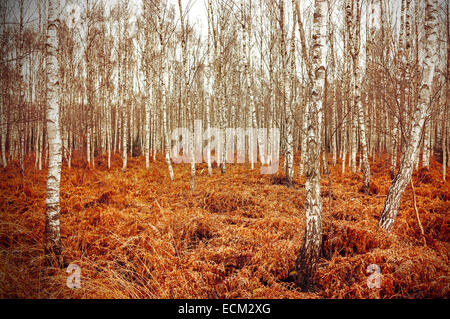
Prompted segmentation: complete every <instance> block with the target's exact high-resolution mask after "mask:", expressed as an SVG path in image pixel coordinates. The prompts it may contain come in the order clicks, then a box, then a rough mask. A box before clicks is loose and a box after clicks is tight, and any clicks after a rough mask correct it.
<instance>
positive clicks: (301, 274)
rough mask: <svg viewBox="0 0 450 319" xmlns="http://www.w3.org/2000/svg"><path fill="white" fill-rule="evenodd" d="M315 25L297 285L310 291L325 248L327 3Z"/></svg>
mask: <svg viewBox="0 0 450 319" xmlns="http://www.w3.org/2000/svg"><path fill="white" fill-rule="evenodd" d="M313 23H314V25H313V30H314V31H313V47H312V50H313V59H312V71H313V72H312V75H313V77H312V79H311V80H312V91H311V95H310V96H309V102H308V103H309V108H308V114H307V121H308V140H307V144H308V145H307V153H306V156H307V158H306V183H305V188H306V204H305V207H306V226H305V236H304V240H303V244H302V247H301V248H300V251H299V254H298V257H297V261H296V268H297V278H296V282H297V284H298V285H299V286H300V287H301V288H302V289H308V288H309V287H310V286H311V283H312V281H313V278H314V274H315V271H316V266H317V261H318V259H319V254H320V247H321V244H322V199H321V197H320V152H321V149H322V147H321V145H322V138H321V126H322V112H323V107H322V103H323V101H322V98H323V94H324V86H325V71H326V52H323V51H325V50H326V29H327V25H326V23H327V1H326V0H315V2H314V22H313Z"/></svg>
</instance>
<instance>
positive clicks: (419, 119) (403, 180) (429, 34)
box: [379, 0, 438, 232]
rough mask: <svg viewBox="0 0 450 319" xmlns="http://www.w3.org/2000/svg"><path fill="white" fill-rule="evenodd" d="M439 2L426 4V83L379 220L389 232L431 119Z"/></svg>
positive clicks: (428, 1) (424, 66) (424, 77)
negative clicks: (425, 128) (429, 115)
mask: <svg viewBox="0 0 450 319" xmlns="http://www.w3.org/2000/svg"><path fill="white" fill-rule="evenodd" d="M437 2H438V1H437V0H427V2H426V14H425V39H426V43H425V57H424V60H423V79H422V83H421V86H420V92H419V94H420V95H419V100H418V103H417V105H416V107H415V110H414V115H413V119H412V121H413V123H412V125H411V132H410V134H409V141H408V143H407V144H406V145H405V151H404V153H403V154H402V158H401V161H400V168H399V171H398V174H397V176H396V177H395V178H394V180H393V182H392V185H391V187H390V188H389V191H388V194H387V198H386V202H385V203H384V208H383V211H382V212H381V216H380V222H379V224H380V226H381V227H382V228H383V229H385V230H387V231H388V232H390V231H391V230H392V228H393V226H394V222H395V218H396V217H397V213H398V209H399V206H400V200H401V198H402V195H403V192H404V191H405V188H406V186H407V185H408V183H409V181H410V180H411V175H412V171H413V168H414V167H413V166H414V159H415V158H416V156H417V155H418V154H417V153H418V151H419V143H420V135H421V132H422V128H423V125H424V122H425V118H426V117H427V116H428V114H427V113H428V112H427V111H428V106H429V104H430V97H431V87H432V83H433V76H434V69H435V58H434V55H435V54H434V52H436V42H437V41H436V39H437V26H436V24H437V14H438V11H437V8H438V3H437Z"/></svg>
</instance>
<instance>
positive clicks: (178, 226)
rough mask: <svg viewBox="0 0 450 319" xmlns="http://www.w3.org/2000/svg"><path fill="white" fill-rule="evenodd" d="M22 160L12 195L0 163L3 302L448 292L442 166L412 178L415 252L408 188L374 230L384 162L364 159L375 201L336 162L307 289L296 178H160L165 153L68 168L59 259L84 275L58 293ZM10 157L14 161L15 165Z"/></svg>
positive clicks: (37, 182)
mask: <svg viewBox="0 0 450 319" xmlns="http://www.w3.org/2000/svg"><path fill="white" fill-rule="evenodd" d="M31 161H32V160H31V159H30V160H29V163H28V167H29V169H28V170H27V172H26V176H25V184H24V187H23V188H22V189H18V184H19V176H18V170H17V165H10V167H9V168H8V169H6V170H5V169H1V171H0V177H1V187H0V188H1V194H0V210H1V215H2V216H1V220H0V297H2V298H324V297H325V298H393V297H394V298H395V297H402V298H417V297H418V298H434V297H444V298H447V297H449V295H450V274H449V269H450V266H449V262H448V260H449V248H450V243H449V240H450V236H449V220H450V219H449V214H448V212H449V210H450V209H449V208H450V202H449V199H450V190H449V188H450V187H449V186H450V183H449V182H443V181H442V178H441V175H440V170H441V166H440V164H439V163H437V162H436V161H432V168H431V170H430V171H424V170H421V171H420V172H419V173H417V174H415V175H414V177H413V181H414V185H415V187H416V196H417V206H418V208H419V214H420V218H421V221H422V224H423V227H424V230H425V235H426V241H427V246H426V247H424V245H423V240H422V238H421V234H420V230H419V226H418V224H417V220H416V216H415V212H414V208H413V204H412V192H411V188H410V187H408V188H407V190H406V192H405V195H404V197H403V200H402V204H401V211H400V213H399V216H398V219H397V222H396V225H395V228H394V231H393V233H392V234H386V233H384V232H382V231H381V230H380V229H379V228H378V226H377V220H378V216H379V214H380V212H381V210H382V208H383V203H384V199H385V197H384V195H385V194H386V192H387V189H388V187H389V185H390V183H391V181H390V179H389V177H388V176H389V172H388V170H387V169H386V168H385V162H386V159H385V158H384V157H382V158H379V159H377V160H376V161H375V162H372V165H371V167H372V170H373V178H372V179H373V185H372V192H373V193H374V194H373V195H372V196H369V195H365V194H363V193H361V192H359V188H360V186H361V180H362V179H361V175H360V174H357V175H353V174H351V173H346V174H344V175H342V174H341V173H340V165H338V166H337V167H336V168H332V179H333V193H332V198H333V201H332V206H333V208H332V215H333V216H332V217H333V218H332V224H333V232H332V234H331V233H330V222H331V219H330V212H329V211H328V200H329V197H328V186H327V185H328V182H327V180H326V178H324V179H323V190H322V195H323V200H324V241H323V247H322V248H323V249H322V250H323V258H322V259H321V260H320V262H319V268H318V272H317V286H316V290H315V292H310V293H304V292H301V291H299V290H298V289H296V288H295V287H294V286H293V284H292V282H291V280H290V276H289V273H290V271H291V270H292V269H293V268H294V263H295V258H296V254H297V252H298V249H299V247H300V245H301V241H302V238H303V227H304V207H303V202H304V198H305V190H304V188H303V186H302V185H303V184H304V178H303V177H296V179H295V183H294V185H293V187H292V188H286V186H283V185H281V184H282V183H280V182H279V181H281V180H282V175H280V174H278V175H277V177H275V178H272V177H271V176H264V175H260V174H259V167H258V166H257V167H256V168H255V169H254V170H253V171H252V170H250V167H249V165H243V164H237V165H232V166H228V168H227V173H226V175H221V174H220V171H219V169H217V168H215V169H214V175H213V177H209V176H208V175H207V169H206V165H205V164H201V165H197V179H196V185H197V188H196V190H195V191H194V192H191V191H190V190H189V168H188V165H176V166H175V167H174V169H175V176H176V180H175V181H174V182H171V181H170V180H169V178H168V173H167V168H166V165H165V163H164V161H163V160H162V158H160V159H158V161H157V162H156V163H151V167H150V169H149V170H148V171H147V170H146V169H145V164H144V160H143V158H132V159H129V167H128V169H127V170H126V172H124V173H122V172H121V171H120V166H121V160H120V158H119V157H115V158H114V159H113V166H112V168H111V170H109V171H108V170H107V169H106V168H105V161H104V158H97V161H96V167H97V168H96V169H95V170H86V172H85V173H84V174H83V168H82V165H81V163H80V160H79V157H78V158H76V159H75V160H74V168H72V169H71V170H69V169H68V168H67V167H66V166H64V168H63V175H62V186H61V234H62V244H63V251H64V256H65V259H66V262H67V263H76V264H78V265H79V266H80V267H81V271H82V288H81V289H69V288H67V287H66V278H67V276H68V274H67V273H66V272H65V269H58V268H56V267H55V268H45V267H43V258H42V247H43V243H42V240H43V239H42V234H43V230H44V210H45V178H46V176H45V175H46V172H44V171H42V172H38V171H35V170H34V169H33V168H31V167H32V162H31ZM13 164H14V163H13ZM372 263H375V264H378V265H379V266H380V267H381V270H382V275H383V277H382V283H381V289H369V288H368V287H367V284H366V280H367V277H368V274H367V273H366V267H367V266H368V265H369V264H372Z"/></svg>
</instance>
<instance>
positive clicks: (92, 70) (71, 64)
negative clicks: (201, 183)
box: [0, 0, 450, 287]
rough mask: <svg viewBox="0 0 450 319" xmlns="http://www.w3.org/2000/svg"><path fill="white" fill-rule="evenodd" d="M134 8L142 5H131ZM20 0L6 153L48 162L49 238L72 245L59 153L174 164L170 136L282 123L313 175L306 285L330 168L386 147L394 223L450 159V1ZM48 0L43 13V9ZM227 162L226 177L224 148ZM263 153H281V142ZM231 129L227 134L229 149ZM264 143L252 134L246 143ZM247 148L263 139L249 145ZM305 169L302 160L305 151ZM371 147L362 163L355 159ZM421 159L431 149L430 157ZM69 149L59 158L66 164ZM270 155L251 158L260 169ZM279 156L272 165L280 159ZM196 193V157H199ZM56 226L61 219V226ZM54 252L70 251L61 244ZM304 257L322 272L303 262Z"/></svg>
mask: <svg viewBox="0 0 450 319" xmlns="http://www.w3.org/2000/svg"><path fill="white" fill-rule="evenodd" d="M133 3H134V2H133ZM139 5H140V7H139V10H136V8H134V7H132V6H131V4H130V2H128V1H125V0H117V1H116V2H114V4H108V3H107V2H104V1H100V0H84V1H83V2H74V3H69V2H67V3H66V2H65V1H60V0H19V1H18V2H16V1H7V2H2V3H1V8H0V23H1V26H2V28H1V57H2V61H1V69H0V71H1V83H0V84H1V87H0V91H1V95H0V96H1V103H0V107H1V109H0V125H1V129H0V135H1V138H0V144H1V145H0V146H1V147H0V149H1V161H2V165H3V167H6V166H7V165H8V163H9V162H11V161H13V160H17V161H18V163H19V167H20V174H22V175H23V172H24V170H25V169H27V170H28V169H32V168H31V167H25V161H24V157H25V156H26V155H28V156H33V157H34V159H35V169H39V170H40V169H42V168H43V167H44V165H43V164H45V163H48V167H49V175H48V176H49V179H48V184H47V185H48V192H47V205H48V206H47V207H48V208H47V216H48V225H49V226H48V227H49V230H48V231H46V233H48V234H49V235H48V236H49V238H52V241H53V243H54V245H53V246H54V247H57V246H58V245H59V244H58V242H59V237H58V236H59V235H58V233H59V231H58V230H56V225H57V227H58V229H59V221H58V220H57V219H58V214H59V195H58V194H59V176H60V169H61V156H62V158H64V160H65V164H66V165H68V166H69V167H70V166H71V160H72V155H73V153H74V151H78V152H80V153H81V154H82V156H83V159H84V161H85V164H86V165H87V166H89V167H91V168H95V159H96V158H97V159H100V158H102V159H104V160H105V162H106V163H107V166H108V168H109V167H110V165H111V154H114V153H120V154H121V156H122V159H123V166H122V170H126V168H127V157H128V156H137V155H143V156H145V159H146V167H147V168H149V167H150V165H151V159H153V160H155V157H156V154H157V153H162V154H164V157H165V160H166V162H167V165H168V173H169V174H170V178H171V179H172V180H173V179H175V178H176V176H174V172H173V169H172V161H171V154H170V150H171V145H172V143H174V142H175V141H171V139H170V132H171V131H172V130H173V129H174V128H175V127H187V128H189V129H190V130H191V132H193V131H194V125H195V124H194V123H195V120H202V122H203V123H204V126H205V127H204V129H207V128H210V127H219V128H226V127H234V128H237V127H242V128H261V127H267V128H269V127H277V128H279V129H280V130H281V140H280V147H281V151H282V153H283V155H284V161H283V169H284V171H285V174H286V181H287V183H288V185H290V184H291V183H292V181H293V179H294V172H295V170H297V172H298V174H302V175H303V174H305V176H306V194H307V199H306V205H305V207H306V216H307V224H306V232H305V240H304V243H303V246H302V248H301V250H300V253H299V257H298V260H297V262H298V269H297V270H298V273H299V276H298V277H299V279H298V283H299V284H300V285H301V286H303V287H307V286H308V285H309V284H310V279H311V277H312V274H313V273H314V269H315V261H316V260H317V258H318V254H319V249H320V242H321V236H322V222H321V212H322V203H321V199H320V176H321V172H322V171H323V172H327V170H328V168H327V167H328V165H329V164H328V162H327V154H330V155H331V156H330V158H331V162H330V164H331V165H337V164H338V159H339V162H340V163H341V167H342V171H343V172H344V171H345V170H346V169H347V167H349V168H351V170H352V172H353V173H356V172H357V171H362V174H363V185H362V187H363V190H364V191H365V192H367V193H368V194H369V193H370V174H371V173H370V172H371V171H370V161H369V158H371V157H372V158H373V157H374V156H375V155H377V154H384V153H387V154H389V158H390V161H389V163H386V165H389V166H390V170H391V175H392V178H393V185H392V187H391V188H390V190H389V193H388V196H387V200H386V205H385V207H384V210H383V212H382V214H381V220H380V225H381V227H383V228H384V229H386V230H388V231H390V230H391V229H392V226H393V222H394V220H395V216H396V214H397V211H398V207H399V203H400V199H401V194H402V193H403V191H404V189H405V187H406V185H407V184H408V183H409V180H410V178H411V174H412V171H413V169H414V167H415V168H416V169H417V168H418V167H419V165H421V166H423V167H428V166H429V165H430V157H431V156H433V155H437V157H438V159H439V160H440V161H441V163H443V165H442V167H443V178H444V179H445V176H446V167H447V166H448V165H449V162H450V160H449V156H448V155H449V141H448V134H447V132H448V128H449V121H447V119H448V101H449V88H448V74H449V63H448V59H449V46H448V42H449V41H448V39H449V8H448V7H449V6H448V3H446V2H444V1H442V2H439V1H437V0H427V1H418V0H414V1H411V0H398V1H393V0H391V1H389V0H355V1H351V0H346V1H337V0H328V1H327V0H315V1H309V2H308V1H298V0H292V1H289V0H273V1H265V0H264V1H263V0H246V1H244V0H234V1H224V0H207V1H205V8H204V14H205V16H207V19H206V21H207V26H205V28H203V30H201V29H199V28H198V26H197V25H196V23H195V22H194V21H190V20H189V10H190V8H191V2H189V1H181V0H178V1H177V2H175V1H173V2H170V1H169V2H168V1H166V0H142V2H139ZM33 8H34V9H36V10H33ZM194 139H195V136H194V134H193V133H192V134H191V136H190V141H189V145H190V148H191V149H194V144H196V143H201V144H202V143H203V144H204V145H207V147H208V151H207V156H206V159H205V160H206V161H207V163H208V172H209V174H210V175H211V174H212V160H213V158H215V161H216V162H217V165H220V167H221V172H222V173H226V161H225V152H221V153H218V152H217V149H216V153H215V154H217V155H218V156H216V157H213V156H212V154H211V149H210V146H209V143H207V142H208V141H203V142H202V141H195V140H194ZM271 142H272V141H271V140H270V137H269V145H268V147H266V149H265V150H264V153H263V154H259V159H264V161H265V162H267V161H270V156H269V155H270V154H271V149H272V148H273V145H271ZM224 143H225V137H224V138H223V139H222V140H221V141H219V144H221V145H222V147H220V148H221V149H224V146H223V145H224ZM252 143H259V137H258V136H254V135H253V134H251V133H250V134H249V135H248V144H252ZM249 149H250V148H249ZM297 151H300V156H301V159H300V164H299V167H298V168H295V167H294V152H297ZM357 154H359V157H358V156H357ZM420 154H421V156H420ZM58 158H59V160H58ZM257 159H258V154H254V152H250V151H249V152H248V160H249V161H250V163H251V168H254V163H256V161H257ZM272 160H274V159H272ZM190 161H191V167H190V171H191V181H190V186H191V189H194V187H195V159H194V152H191V157H190ZM52 227H53V228H52ZM56 250H57V249H56ZM305 265H309V266H308V267H306V266H305Z"/></svg>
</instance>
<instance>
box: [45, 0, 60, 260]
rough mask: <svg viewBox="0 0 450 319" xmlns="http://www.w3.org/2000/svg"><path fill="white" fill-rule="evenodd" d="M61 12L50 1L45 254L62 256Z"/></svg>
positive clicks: (52, 0)
mask: <svg viewBox="0 0 450 319" xmlns="http://www.w3.org/2000/svg"><path fill="white" fill-rule="evenodd" d="M58 12H59V0H49V2H48V25H47V45H46V46H47V63H46V65H47V136H48V145H49V163H48V175H47V192H46V194H47V197H46V218H45V233H44V251H45V254H46V255H47V256H49V255H51V254H54V255H55V256H56V257H57V258H58V259H59V256H60V254H61V242H60V225H59V211H60V200H59V192H60V180H61V164H62V153H61V149H62V141H61V136H60V128H59V105H58V94H59V79H58V58H57V56H58V49H59V45H58V34H57V33H58V24H59V21H58Z"/></svg>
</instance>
